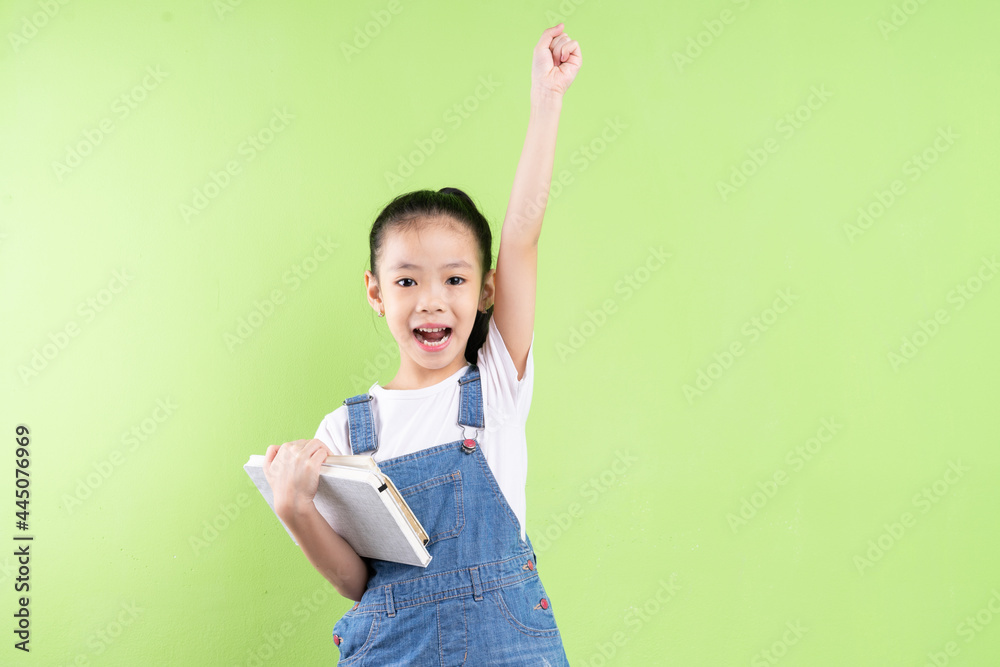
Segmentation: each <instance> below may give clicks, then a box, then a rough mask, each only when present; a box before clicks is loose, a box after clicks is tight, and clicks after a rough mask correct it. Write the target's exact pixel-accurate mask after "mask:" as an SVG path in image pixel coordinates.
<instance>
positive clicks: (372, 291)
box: [365, 270, 382, 313]
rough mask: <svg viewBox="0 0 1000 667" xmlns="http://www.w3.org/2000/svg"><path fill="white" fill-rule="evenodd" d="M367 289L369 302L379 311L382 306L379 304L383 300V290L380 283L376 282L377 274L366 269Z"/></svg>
mask: <svg viewBox="0 0 1000 667" xmlns="http://www.w3.org/2000/svg"><path fill="white" fill-rule="evenodd" d="M365 291H366V292H367V293H368V303H370V304H371V305H372V308H374V309H375V312H376V313H377V312H378V311H380V310H381V309H382V308H381V306H379V302H380V301H381V300H382V292H381V290H380V289H379V286H378V283H377V282H375V275H374V274H373V273H372V272H371V271H368V270H366V271H365Z"/></svg>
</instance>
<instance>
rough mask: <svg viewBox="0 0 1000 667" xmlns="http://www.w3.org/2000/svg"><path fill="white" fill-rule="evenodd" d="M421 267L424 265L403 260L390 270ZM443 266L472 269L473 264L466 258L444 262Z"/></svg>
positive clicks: (443, 267)
mask: <svg viewBox="0 0 1000 667" xmlns="http://www.w3.org/2000/svg"><path fill="white" fill-rule="evenodd" d="M421 268H423V267H421V266H419V265H417V264H410V263H409V262H402V263H400V264H397V265H396V266H394V267H392V268H391V269H390V271H399V270H400V269H407V270H411V269H417V270H420V269H421ZM441 268H442V269H471V268H472V265H471V264H469V263H468V262H466V261H464V260H457V261H454V262H449V263H448V264H442V265H441Z"/></svg>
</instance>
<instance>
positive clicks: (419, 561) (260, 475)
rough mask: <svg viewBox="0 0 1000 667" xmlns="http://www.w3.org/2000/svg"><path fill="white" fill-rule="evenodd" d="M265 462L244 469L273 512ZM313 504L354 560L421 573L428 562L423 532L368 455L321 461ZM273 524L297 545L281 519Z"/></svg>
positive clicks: (253, 459) (260, 458) (257, 459)
mask: <svg viewBox="0 0 1000 667" xmlns="http://www.w3.org/2000/svg"><path fill="white" fill-rule="evenodd" d="M264 460H265V457H264V455H262V454H251V455H250V460H249V461H247V463H246V465H244V466H243V469H244V470H246V472H247V474H248V475H249V476H250V479H252V480H253V483H254V484H255V485H256V486H257V489H258V490H259V491H260V493H261V495H262V496H264V500H266V501H267V504H268V505H269V506H270V507H271V511H274V493H273V492H272V491H271V485H270V484H269V483H268V481H267V477H266V476H265V475H264ZM313 503H314V504H315V505H316V509H317V510H319V513H320V514H321V515H322V516H323V518H324V519H326V521H327V523H329V524H330V527H331V528H333V529H334V530H335V531H336V532H337V534H338V535H340V536H341V537H343V538H344V539H345V540H346V541H347V543H348V544H350V545H351V547H352V548H353V549H354V551H355V552H357V554H358V555H359V556H364V557H367V558H377V559H379V560H388V561H393V562H396V563H405V564H407V565H418V566H420V567H427V565H428V563H430V562H431V555H430V554H429V553H428V552H427V547H426V544H427V542H428V538H427V532H426V531H425V530H424V527H423V526H421V525H420V521H419V520H418V519H417V517H416V516H415V515H414V514H413V512H412V511H411V510H410V507H409V505H407V504H406V500H405V499H404V498H403V496H402V495H401V494H400V493H399V490H398V489H396V485H395V484H393V483H392V480H391V479H389V477H388V475H386V474H384V473H383V472H381V471H380V470H379V469H378V464H377V463H376V462H375V460H374V459H373V458H372V457H371V456H370V455H366V454H352V455H347V456H328V457H326V461H325V462H324V463H323V464H322V465H321V466H320V473H319V486H318V488H317V489H316V496H315V498H314V499H313ZM275 516H278V515H277V513H275ZM278 521H281V525H282V526H284V528H285V531H286V532H287V533H288V535H289V537H291V538H292V541H293V542H295V544H298V541H296V539H295V535H293V534H292V531H290V530H289V529H288V526H287V525H285V522H284V521H282V520H281V517H278Z"/></svg>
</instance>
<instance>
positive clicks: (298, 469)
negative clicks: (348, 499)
mask: <svg viewBox="0 0 1000 667" xmlns="http://www.w3.org/2000/svg"><path fill="white" fill-rule="evenodd" d="M332 454H333V452H331V451H330V449H329V448H328V447H327V446H326V444H324V443H323V441H322V440H293V441H292V442H286V443H285V444H283V445H281V446H278V445H271V446H270V447H268V448H267V453H265V454H264V476H265V477H266V478H267V483H268V484H269V485H270V486H271V492H272V493H273V494H274V513H275V514H277V515H278V517H279V518H281V519H282V520H287V518H288V515H289V514H290V513H292V512H295V511H296V510H300V509H302V508H305V507H308V506H309V505H312V504H313V499H314V498H315V497H316V489H317V488H318V487H319V471H320V466H321V465H323V461H325V460H326V457H327V456H331V455H332Z"/></svg>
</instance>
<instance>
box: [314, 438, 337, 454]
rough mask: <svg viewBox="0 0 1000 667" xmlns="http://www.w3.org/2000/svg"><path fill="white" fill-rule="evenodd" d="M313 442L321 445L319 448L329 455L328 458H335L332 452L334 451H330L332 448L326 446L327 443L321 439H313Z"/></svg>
mask: <svg viewBox="0 0 1000 667" xmlns="http://www.w3.org/2000/svg"><path fill="white" fill-rule="evenodd" d="M313 441H314V442H317V443H319V445H318V446H319V447H320V448H322V450H323V451H324V452H326V455H327V456H333V452H332V451H330V448H329V447H327V446H326V443H325V442H323V441H322V440H320V439H319V438H314V439H313Z"/></svg>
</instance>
